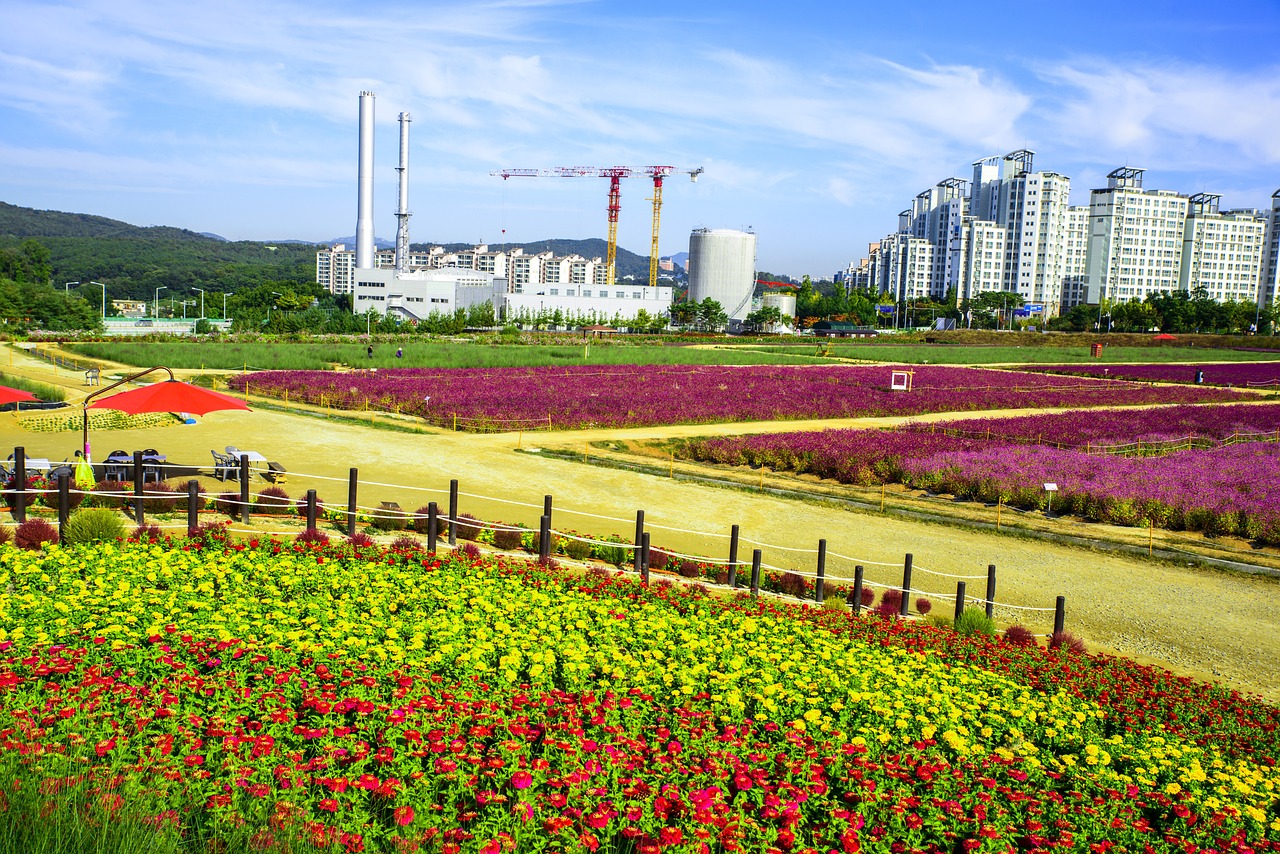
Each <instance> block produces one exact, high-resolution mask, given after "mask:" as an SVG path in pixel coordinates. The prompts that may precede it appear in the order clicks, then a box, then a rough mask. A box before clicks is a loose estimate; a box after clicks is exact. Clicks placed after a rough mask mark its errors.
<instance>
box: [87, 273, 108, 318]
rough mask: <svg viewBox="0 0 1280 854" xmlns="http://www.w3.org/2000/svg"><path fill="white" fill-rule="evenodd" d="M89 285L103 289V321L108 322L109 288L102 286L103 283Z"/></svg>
mask: <svg viewBox="0 0 1280 854" xmlns="http://www.w3.org/2000/svg"><path fill="white" fill-rule="evenodd" d="M89 284H91V285H97V286H98V287H100V288H102V319H103V321H106V319H107V286H106V285H104V284H102V282H90V283H89Z"/></svg>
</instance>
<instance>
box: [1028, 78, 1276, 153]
mask: <svg viewBox="0 0 1280 854" xmlns="http://www.w3.org/2000/svg"><path fill="white" fill-rule="evenodd" d="M1039 73H1040V76H1041V77H1042V78H1043V79H1044V80H1046V81H1047V82H1048V83H1049V84H1051V85H1050V88H1049V90H1048V92H1046V94H1045V97H1044V99H1043V100H1044V109H1043V118H1044V120H1045V122H1046V124H1047V125H1048V126H1049V127H1050V128H1052V130H1053V131H1054V132H1055V135H1056V136H1057V138H1058V139H1060V140H1061V141H1062V142H1063V143H1066V144H1070V145H1073V146H1074V147H1075V148H1077V149H1079V150H1082V151H1088V152H1091V153H1094V154H1095V155H1101V156H1104V157H1105V156H1110V157H1112V158H1115V157H1117V156H1123V155H1130V156H1139V157H1143V158H1146V159H1147V160H1148V162H1149V163H1150V164H1151V165H1153V166H1154V165H1159V166H1160V167H1162V168H1166V169H1169V170H1171V171H1172V170H1177V171H1184V170H1188V169H1199V168H1205V167H1213V168H1222V167H1223V166H1224V165H1225V164H1224V163H1223V158H1224V156H1229V157H1236V158H1239V159H1241V160H1242V161H1248V162H1251V163H1269V164H1274V163H1280V65H1273V66H1271V67H1269V68H1268V67H1264V68H1257V69H1250V70H1249V71H1231V70H1226V69H1221V68H1210V67H1204V66H1194V65H1185V64H1180V63H1161V64H1152V63H1133V64H1126V65H1121V64H1117V63H1115V62H1112V61H1106V60H1099V59H1082V60H1076V61H1072V62H1062V63H1058V64H1054V65H1049V66H1043V67H1041V68H1040V69H1039Z"/></svg>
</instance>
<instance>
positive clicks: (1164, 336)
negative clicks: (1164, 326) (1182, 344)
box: [1151, 332, 1178, 341]
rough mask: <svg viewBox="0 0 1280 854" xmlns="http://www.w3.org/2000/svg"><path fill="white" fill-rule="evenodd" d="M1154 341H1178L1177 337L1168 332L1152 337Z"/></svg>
mask: <svg viewBox="0 0 1280 854" xmlns="http://www.w3.org/2000/svg"><path fill="white" fill-rule="evenodd" d="M1151 340H1152V341H1177V340H1178V336H1177V335H1170V334H1169V333H1168V332H1161V333H1160V334H1159V335H1152V336H1151Z"/></svg>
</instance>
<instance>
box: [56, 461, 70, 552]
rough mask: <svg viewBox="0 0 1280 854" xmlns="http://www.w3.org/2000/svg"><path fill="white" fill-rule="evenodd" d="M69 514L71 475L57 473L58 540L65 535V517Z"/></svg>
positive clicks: (60, 540)
mask: <svg viewBox="0 0 1280 854" xmlns="http://www.w3.org/2000/svg"><path fill="white" fill-rule="evenodd" d="M70 515H71V475H69V474H66V473H65V472H64V473H63V474H60V475H58V542H62V540H63V539H64V538H65V537H66V536H67V517H68V516H70Z"/></svg>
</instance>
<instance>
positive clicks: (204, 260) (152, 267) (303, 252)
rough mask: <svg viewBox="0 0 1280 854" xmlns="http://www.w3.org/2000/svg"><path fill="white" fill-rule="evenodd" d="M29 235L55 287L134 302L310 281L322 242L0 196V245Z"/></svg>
mask: <svg viewBox="0 0 1280 854" xmlns="http://www.w3.org/2000/svg"><path fill="white" fill-rule="evenodd" d="M31 239H34V240H37V241H39V243H40V244H42V245H43V246H44V247H46V248H47V249H48V268H49V274H50V279H51V281H52V283H53V285H54V286H55V287H56V288H59V289H62V288H61V284H62V283H63V282H81V283H87V282H91V281H95V282H104V283H106V285H107V287H108V291H107V293H108V299H139V300H141V299H146V300H152V299H154V298H155V294H156V289H157V288H162V289H163V291H162V295H163V296H164V297H173V298H175V299H177V298H182V297H194V296H198V292H197V289H203V290H204V291H206V292H207V293H210V294H212V293H233V292H237V291H242V290H245V289H249V288H256V287H262V286H264V285H269V284H272V283H274V285H273V287H274V289H275V290H279V291H283V290H284V289H285V288H284V287H279V286H278V285H280V284H284V285H288V284H289V283H296V284H298V285H310V284H312V283H314V282H315V277H316V273H315V253H316V250H317V248H319V247H320V246H324V245H327V244H326V243H320V244H314V245H313V244H308V243H295V242H280V243H263V242H257V241H248V240H242V241H227V240H223V239H221V238H219V237H218V236H217V235H208V234H200V233H197V232H194V231H188V230H186V229H181V228H169V227H165V226H149V227H146V228H143V227H139V226H135V225H130V224H128V223H125V222H120V221H119V220H114V219H108V218H106V217H100V216H93V215H90V214H76V213H63V212H61V211H40V210H34V209H32V208H24V207H19V206H17V205H11V204H7V203H4V202H0V250H8V251H10V252H14V251H17V249H18V247H19V246H21V245H22V244H23V242H24V241H27V240H31ZM429 245H435V244H425V243H416V244H414V248H415V249H416V248H425V247H427V246H429ZM441 245H444V246H445V248H446V249H449V250H459V249H469V248H471V244H468V243H448V244H441ZM491 247H492V248H495V249H496V248H498V245H497V244H491ZM514 247H522V248H523V249H524V251H525V252H527V253H536V252H547V251H550V252H554V253H556V254H557V255H573V254H576V255H581V256H583V257H585V258H596V257H600V258H604V257H605V255H606V254H607V252H608V245H607V243H606V242H605V241H604V240H602V239H599V238H592V239H589V240H540V241H537V242H534V243H525V244H519V243H513V244H503V245H502V248H514ZM617 265H618V277H619V278H620V279H622V278H625V277H627V276H633V277H635V279H636V280H637V281H647V280H648V277H649V259H648V256H641V255H637V254H635V253H634V252H628V251H627V250H625V249H623V248H621V247H619V248H618V255H617ZM81 287H86V286H85V285H82V286H81ZM90 290H92V289H90ZM95 293H96V291H95ZM72 295H74V292H73V293H72ZM94 295H95V294H89V296H88V297H86V299H88V298H89V297H92V296H94ZM97 296H98V297H99V298H100V294H97Z"/></svg>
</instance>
